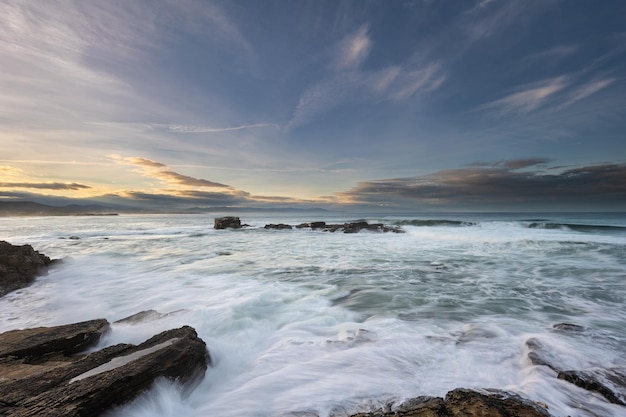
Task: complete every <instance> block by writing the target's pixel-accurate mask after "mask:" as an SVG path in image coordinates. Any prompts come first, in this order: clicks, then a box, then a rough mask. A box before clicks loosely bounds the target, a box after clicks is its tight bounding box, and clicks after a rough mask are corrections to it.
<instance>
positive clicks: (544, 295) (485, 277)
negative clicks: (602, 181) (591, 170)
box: [0, 214, 626, 417]
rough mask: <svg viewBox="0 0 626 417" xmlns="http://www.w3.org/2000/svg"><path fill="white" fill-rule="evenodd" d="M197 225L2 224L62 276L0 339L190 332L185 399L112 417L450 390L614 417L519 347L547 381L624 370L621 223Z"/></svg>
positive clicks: (253, 218)
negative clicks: (57, 328)
mask: <svg viewBox="0 0 626 417" xmlns="http://www.w3.org/2000/svg"><path fill="white" fill-rule="evenodd" d="M213 218H214V216H213V215H151V216H130V215H128V216H115V217H109V216H105V217H47V218H44V217H42V218H10V219H8V218H2V219H0V231H1V235H0V239H3V240H7V241H9V242H11V243H13V244H31V245H32V246H33V247H34V248H35V249H36V250H38V251H40V252H42V253H45V254H46V255H48V256H50V257H52V258H63V259H64V262H62V263H61V264H58V265H56V266H54V267H53V268H52V269H51V271H50V273H49V274H48V275H46V276H43V277H40V278H38V279H37V281H36V282H35V284H34V285H32V286H31V287H29V288H26V289H22V290H19V291H16V292H13V293H10V294H8V295H6V296H5V297H3V298H1V299H0V331H6V330H10V329H17V328H25V327H35V326H49V325H57V324H64V323H70V322H77V321H83V320H88V319H93V318H106V319H108V320H109V321H110V322H113V321H115V320H118V319H121V318H124V317H127V316H129V315H131V314H134V313H137V312H139V311H143V310H149V309H154V310H157V311H159V312H160V313H171V314H168V315H166V316H164V317H162V318H159V319H156V320H153V321H146V322H142V323H138V324H113V325H112V331H111V333H110V334H109V335H108V336H107V337H105V338H104V339H103V340H102V341H101V342H100V345H99V346H98V347H97V348H102V347H104V346H108V345H111V344H115V343H120V342H127V343H141V342H142V341H144V340H145V339H147V338H149V337H150V336H152V335H154V334H156V333H158V332H160V331H162V330H166V329H170V328H174V327H179V326H182V325H185V324H188V325H191V326H193V327H194V328H195V329H196V330H197V331H198V334H199V336H200V337H201V338H202V339H203V340H204V341H205V342H206V343H207V346H208V348H209V351H210V353H211V356H212V359H213V367H212V368H209V369H208V370H207V373H206V376H205V378H204V379H203V380H202V382H201V383H200V384H199V386H197V387H196V388H195V390H193V391H192V392H186V391H182V390H181V389H180V387H178V386H177V385H176V384H173V383H169V382H165V381H160V382H158V383H157V384H156V385H155V387H154V389H153V390H151V391H150V392H149V393H148V394H146V395H144V396H142V397H141V398H139V399H138V400H136V401H135V402H134V403H132V404H130V405H127V406H125V407H123V408H120V409H118V410H116V411H114V412H113V413H112V414H111V416H136V417H139V416H141V417H147V416H170V417H174V416H176V417H181V416H190V417H191V416H206V415H220V416H242V415H255V416H274V415H280V414H281V413H287V412H292V411H315V412H317V413H319V414H320V415H321V416H324V415H328V413H330V412H332V411H333V410H334V411H342V410H343V411H345V412H348V413H356V412H358V411H359V410H362V409H367V407H368V406H371V405H373V404H376V403H384V402H386V401H388V400H389V399H390V398H396V399H398V400H400V399H403V398H409V397H415V396H419V395H436V396H443V395H445V393H446V392H447V391H449V390H451V389H454V388H458V387H465V388H500V389H506V390H510V391H513V392H517V393H519V394H521V395H522V396H524V397H527V398H529V399H532V400H535V401H541V402H544V403H546V404H547V405H548V406H549V411H550V412H551V413H552V414H553V415H554V416H567V415H569V416H572V417H574V416H593V415H598V416H620V415H623V413H624V408H623V407H619V406H616V405H612V404H609V403H608V402H606V401H605V400H604V399H603V398H602V397H600V396H598V395H595V394H592V393H590V392H587V391H583V390H581V389H578V388H576V387H574V386H573V385H570V384H569V383H567V382H564V381H561V380H558V379H556V373H555V372H554V371H552V370H551V369H549V368H547V367H545V366H535V365H532V364H531V362H530V361H529V360H528V357H527V354H528V347H527V346H526V341H527V340H529V339H531V338H534V339H535V340H538V341H539V342H541V344H542V346H545V347H546V349H547V351H548V352H549V354H550V356H551V357H552V358H553V360H554V361H555V363H556V364H558V366H559V367H562V368H563V369H588V368H593V367H599V368H609V367H612V366H619V365H621V366H623V365H626V348H625V347H624V346H626V326H624V323H626V309H625V308H624V305H625V304H624V303H625V301H626V217H624V216H623V215H609V214H580V215H554V214H524V215H495V214H492V215H486V214H485V215H477V214H472V215H460V214H458V215H430V216H427V215H412V216H393V217H391V216H388V217H371V216H370V217H366V218H365V219H366V220H368V221H370V222H384V223H385V224H390V225H394V224H396V225H401V227H402V228H403V229H404V230H405V231H406V233H404V234H395V233H385V234H382V233H372V232H361V233H358V234H342V233H328V232H321V231H311V230H304V229H303V230H295V229H294V230H265V229H263V225H265V224H266V223H278V222H283V223H289V224H292V225H295V224H298V223H301V222H304V221H312V220H326V221H327V222H329V223H330V222H344V221H354V220H357V219H360V218H361V217H360V216H346V215H341V216H334V218H333V217H331V216H326V217H324V218H319V214H315V215H311V216H307V215H298V216H294V215H292V214H287V215H277V214H276V215H274V214H270V215H268V214H242V215H241V218H242V221H243V222H244V223H247V224H249V225H250V228H247V229H242V230H214V229H213ZM70 236H77V237H79V238H80V239H68V238H69V237H70ZM557 323H574V324H577V325H580V326H583V327H584V328H585V330H583V331H579V332H563V331H557V330H555V329H553V328H552V326H553V325H554V324H557Z"/></svg>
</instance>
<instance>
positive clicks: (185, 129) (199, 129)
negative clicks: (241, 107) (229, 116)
mask: <svg viewBox="0 0 626 417" xmlns="http://www.w3.org/2000/svg"><path fill="white" fill-rule="evenodd" d="M145 126H148V127H149V128H152V129H157V130H166V131H168V132H175V133H220V132H230V131H234V130H245V129H259V128H266V127H273V128H278V127H279V126H278V125H276V124H273V123H256V124H249V125H241V126H232V127H208V126H188V125H174V124H158V123H150V124H146V125H145Z"/></svg>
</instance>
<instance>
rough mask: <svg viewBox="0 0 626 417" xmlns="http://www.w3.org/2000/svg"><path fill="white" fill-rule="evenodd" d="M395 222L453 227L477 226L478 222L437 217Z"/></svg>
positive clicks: (402, 224) (407, 224) (406, 224)
mask: <svg viewBox="0 0 626 417" xmlns="http://www.w3.org/2000/svg"><path fill="white" fill-rule="evenodd" d="M393 224H394V225H395V226H418V227H437V226H448V227H450V226H452V227H459V226H476V225H477V224H478V223H475V222H468V221H461V220H444V219H437V220H434V219H433V220H419V219H413V220H398V221H395V222H393Z"/></svg>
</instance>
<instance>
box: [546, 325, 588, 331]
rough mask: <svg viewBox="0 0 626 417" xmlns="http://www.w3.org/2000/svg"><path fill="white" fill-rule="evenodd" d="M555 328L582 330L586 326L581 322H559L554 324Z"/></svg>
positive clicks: (560, 329)
mask: <svg viewBox="0 0 626 417" xmlns="http://www.w3.org/2000/svg"><path fill="white" fill-rule="evenodd" d="M552 328H553V329H554V330H559V331H564V332H582V331H584V330H585V328H584V327H583V326H581V325H579V324H572V323H558V324H555V325H554V326H552Z"/></svg>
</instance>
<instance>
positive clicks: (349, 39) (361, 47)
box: [336, 25, 372, 69]
mask: <svg viewBox="0 0 626 417" xmlns="http://www.w3.org/2000/svg"><path fill="white" fill-rule="evenodd" d="M367 32H368V26H367V25H363V26H361V27H360V28H359V29H358V30H357V31H356V32H355V33H353V34H351V35H348V36H346V37H345V38H344V39H343V40H342V41H341V42H340V43H339V45H338V52H337V58H336V65H337V68H339V69H356V68H358V67H359V66H360V65H361V63H363V61H365V59H366V58H367V56H368V54H369V52H370V49H371V47H372V41H371V39H370V38H369V36H368V33H367Z"/></svg>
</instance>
